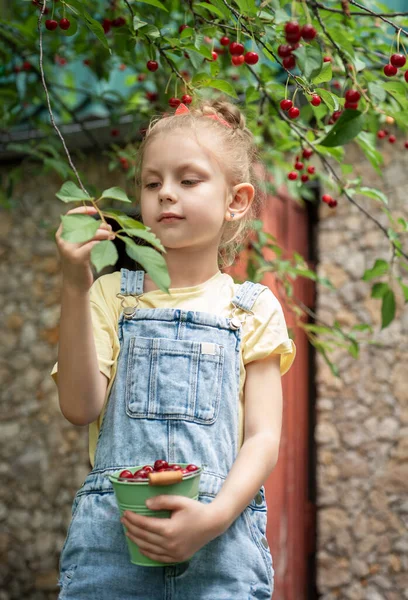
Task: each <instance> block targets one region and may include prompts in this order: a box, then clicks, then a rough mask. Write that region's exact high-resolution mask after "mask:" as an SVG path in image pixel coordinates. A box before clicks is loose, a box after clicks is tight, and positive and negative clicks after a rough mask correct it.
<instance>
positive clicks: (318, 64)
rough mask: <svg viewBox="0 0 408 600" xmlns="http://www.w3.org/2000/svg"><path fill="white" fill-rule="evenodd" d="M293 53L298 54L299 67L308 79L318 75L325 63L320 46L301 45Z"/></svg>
mask: <svg viewBox="0 0 408 600" xmlns="http://www.w3.org/2000/svg"><path fill="white" fill-rule="evenodd" d="M293 54H295V55H296V57H297V59H298V61H297V62H298V65H299V68H300V70H301V71H302V73H303V74H304V76H305V77H306V79H307V80H310V78H313V77H316V76H317V75H318V74H319V73H320V71H321V69H322V65H323V64H325V63H323V59H322V51H321V50H320V47H319V46H311V45H307V46H301V47H299V48H298V49H297V50H294V52H293Z"/></svg>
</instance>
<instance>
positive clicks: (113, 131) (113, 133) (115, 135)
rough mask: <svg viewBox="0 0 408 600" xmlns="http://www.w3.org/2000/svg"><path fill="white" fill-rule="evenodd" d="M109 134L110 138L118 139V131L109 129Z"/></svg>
mask: <svg viewBox="0 0 408 600" xmlns="http://www.w3.org/2000/svg"><path fill="white" fill-rule="evenodd" d="M110 134H111V136H112V137H118V135H119V129H111V132H110Z"/></svg>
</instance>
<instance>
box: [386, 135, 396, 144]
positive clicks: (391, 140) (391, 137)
mask: <svg viewBox="0 0 408 600" xmlns="http://www.w3.org/2000/svg"><path fill="white" fill-rule="evenodd" d="M388 141H389V142H390V144H395V142H396V141H397V138H396V137H395V135H390V137H389V138H388Z"/></svg>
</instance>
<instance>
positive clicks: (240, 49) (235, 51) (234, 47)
mask: <svg viewBox="0 0 408 600" xmlns="http://www.w3.org/2000/svg"><path fill="white" fill-rule="evenodd" d="M229 51H230V54H232V55H233V56H240V55H241V54H243V53H244V45H243V44H240V43H239V42H231V43H230V45H229Z"/></svg>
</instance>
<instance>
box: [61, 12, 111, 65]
mask: <svg viewBox="0 0 408 600" xmlns="http://www.w3.org/2000/svg"><path fill="white" fill-rule="evenodd" d="M67 6H73V7H74V8H76V10H77V11H78V12H79V14H80V15H81V17H82V18H83V20H84V22H85V24H86V26H87V27H88V29H90V30H91V31H92V33H93V34H94V35H95V36H96V37H97V38H98V40H99V41H100V42H101V43H102V45H103V47H104V48H106V50H108V51H109V53H110V54H112V51H111V49H110V48H109V45H108V42H107V40H106V34H105V32H104V30H103V27H102V25H101V24H100V23H99V22H98V21H95V19H93V18H92V17H91V15H90V14H89V13H88V12H87V11H86V10H85V9H84V7H83V3H82V2H81V1H80V0H69V2H67ZM67 31H69V30H67Z"/></svg>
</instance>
